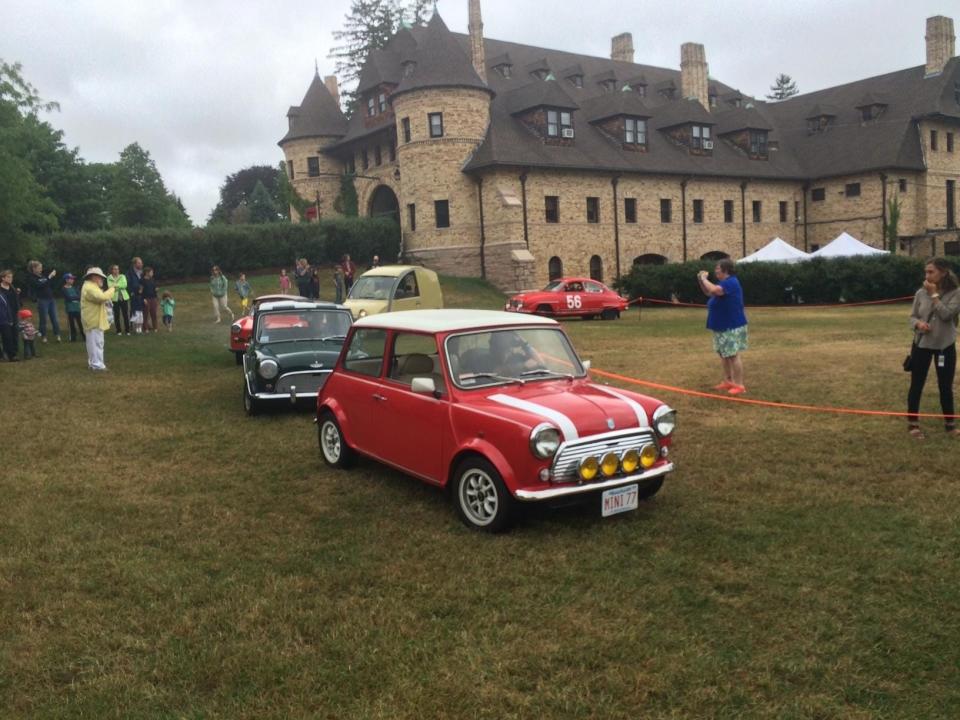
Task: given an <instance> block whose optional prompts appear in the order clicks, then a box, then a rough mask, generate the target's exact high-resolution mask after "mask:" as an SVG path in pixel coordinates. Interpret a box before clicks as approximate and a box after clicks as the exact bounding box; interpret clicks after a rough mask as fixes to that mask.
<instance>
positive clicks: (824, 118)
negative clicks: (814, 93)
mask: <svg viewBox="0 0 960 720" xmlns="http://www.w3.org/2000/svg"><path fill="white" fill-rule="evenodd" d="M831 120H833V117H832V116H830V115H817V116H816V117H812V118H807V130H808V131H809V132H811V133H820V132H825V131H826V129H827V128H828V127H829V126H830V121H831Z"/></svg>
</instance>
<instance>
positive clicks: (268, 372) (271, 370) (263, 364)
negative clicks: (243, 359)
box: [257, 359, 280, 380]
mask: <svg viewBox="0 0 960 720" xmlns="http://www.w3.org/2000/svg"><path fill="white" fill-rule="evenodd" d="M257 372H259V373H260V377H262V378H266V379H267V380H270V379H271V378H275V377H276V376H277V373H279V372H280V366H279V365H277V361H276V360H270V359H267V360H261V361H260V367H259V368H257Z"/></svg>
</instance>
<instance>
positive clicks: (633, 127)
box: [623, 117, 647, 145]
mask: <svg viewBox="0 0 960 720" xmlns="http://www.w3.org/2000/svg"><path fill="white" fill-rule="evenodd" d="M623 142H624V143H626V144H627V145H646V144H647V121H646V120H644V119H643V118H635V117H628V118H624V121H623Z"/></svg>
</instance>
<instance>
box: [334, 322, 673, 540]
mask: <svg viewBox="0 0 960 720" xmlns="http://www.w3.org/2000/svg"><path fill="white" fill-rule="evenodd" d="M588 369H589V363H587V362H583V361H581V360H580V358H579V357H577V354H576V352H574V349H573V347H572V346H571V344H570V340H569V339H568V338H567V335H566V334H565V333H564V331H563V329H562V328H561V327H560V325H559V324H558V323H557V322H556V321H555V320H551V319H549V318H536V317H528V316H518V315H516V314H511V313H503V312H491V311H486V310H412V311H409V312H401V313H389V314H383V315H372V316H370V317H366V318H363V319H362V320H359V321H358V322H356V323H355V324H354V325H353V327H352V328H351V330H350V334H349V336H348V337H347V340H346V342H345V343H344V349H343V351H342V352H341V354H340V357H339V359H338V361H337V364H336V366H335V367H334V369H333V372H332V373H331V375H330V377H329V378H328V379H327V381H326V383H325V384H324V386H323V387H322V389H321V390H320V392H319V393H318V396H317V423H318V428H319V443H320V451H321V454H322V455H323V458H324V460H325V461H326V462H327V463H328V464H330V465H332V466H334V467H346V466H348V465H349V464H350V462H351V461H352V460H353V459H354V457H355V455H356V454H357V453H360V454H363V455H366V456H368V457H371V458H374V459H376V460H379V461H380V462H383V463H386V464H387V465H390V466H392V467H394V468H397V469H398V470H401V471H403V472H405V473H408V474H410V475H414V476H416V477H418V478H420V479H421V480H424V481H425V482H428V483H431V484H433V485H438V486H441V487H444V488H448V489H449V491H450V495H451V497H452V499H453V503H454V507H455V508H456V510H457V512H458V514H459V515H460V517H461V519H462V520H463V522H464V523H466V525H467V526H469V527H471V528H475V529H480V530H487V531H491V532H497V531H501V530H504V529H506V528H507V527H509V525H510V523H511V521H512V520H513V518H514V514H515V510H516V509H517V508H518V507H519V506H521V505H522V504H524V503H533V502H545V503H550V504H556V505H559V504H567V503H569V502H571V501H579V500H583V501H590V502H595V503H596V504H597V506H598V509H599V510H600V511H601V514H602V515H604V516H607V515H613V514H617V513H620V512H624V511H626V510H633V509H635V508H636V507H637V506H638V501H639V500H641V499H644V498H648V497H651V496H652V495H654V494H655V493H656V492H657V491H658V490H659V489H660V486H661V485H662V484H663V480H664V477H665V476H666V475H667V474H668V473H669V472H671V471H672V470H673V463H672V462H671V460H670V444H671V437H672V435H673V429H674V426H675V424H676V412H675V411H674V410H672V409H671V408H670V407H668V406H667V405H665V404H663V403H662V402H660V401H659V400H655V399H654V398H651V397H647V396H645V395H639V394H636V393H632V392H629V391H627V390H621V389H619V388H614V387H609V386H607V385H601V384H599V383H595V382H592V381H591V380H590V379H589V377H588V374H587V371H588Z"/></svg>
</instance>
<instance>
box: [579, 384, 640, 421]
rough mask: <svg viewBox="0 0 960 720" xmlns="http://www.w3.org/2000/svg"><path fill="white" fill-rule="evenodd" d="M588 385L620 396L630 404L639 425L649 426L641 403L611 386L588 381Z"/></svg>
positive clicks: (616, 396) (617, 396)
mask: <svg viewBox="0 0 960 720" xmlns="http://www.w3.org/2000/svg"><path fill="white" fill-rule="evenodd" d="M590 387H592V388H593V389H594V390H599V391H600V392H602V393H606V394H607V395H612V396H613V397H615V398H620V399H621V400H623V401H624V402H625V403H626V404H627V405H629V406H630V409H631V410H633V413H634V415H636V416H637V422H638V423H640V427H642V428H648V427H650V420H649V419H648V418H647V411H646V410H644V409H643V405H641V404H640V403H638V402H637V401H636V400H634V399H633V398H632V397H628V396H627V395H624V394H623V393H622V392H618V391H616V390H614V389H613V388H610V387H607V386H606V385H594V384H593V383H590Z"/></svg>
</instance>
